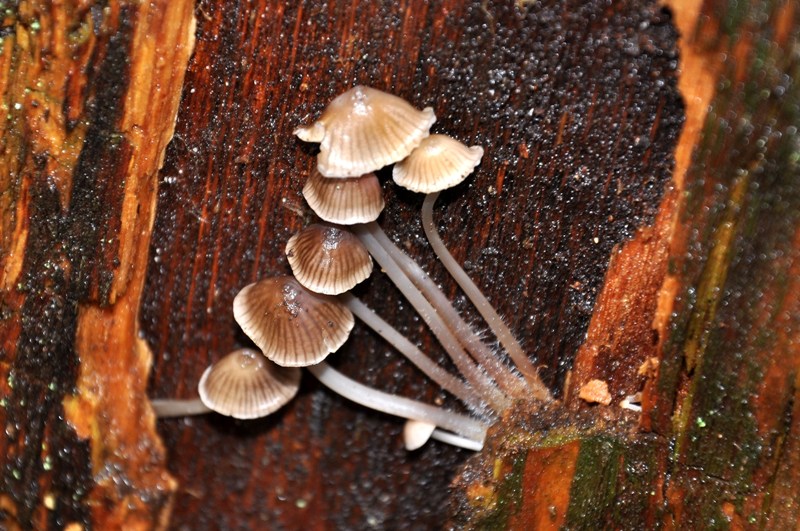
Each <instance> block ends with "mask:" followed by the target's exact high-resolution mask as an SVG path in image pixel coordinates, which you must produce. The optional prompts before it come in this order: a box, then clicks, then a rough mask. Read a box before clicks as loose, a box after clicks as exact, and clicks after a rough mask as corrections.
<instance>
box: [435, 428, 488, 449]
mask: <svg viewBox="0 0 800 531" xmlns="http://www.w3.org/2000/svg"><path fill="white" fill-rule="evenodd" d="M431 439H436V440H437V441H440V442H443V443H445V444H449V445H450V446H458V447H459V448H464V449H466V450H472V451H473V452H480V451H481V450H483V442H482V441H473V440H472V439H468V438H466V437H462V436H460V435H456V434H455V433H450V432H449V431H442V430H440V429H435V430H433V433H431Z"/></svg>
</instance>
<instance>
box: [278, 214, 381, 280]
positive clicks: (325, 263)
mask: <svg viewBox="0 0 800 531" xmlns="http://www.w3.org/2000/svg"><path fill="white" fill-rule="evenodd" d="M286 257H287V258H288V260H289V265H290V266H291V268H292V273H293V274H294V277H295V278H296V279H297V281H298V282H300V284H302V285H303V286H305V287H307V288H308V289H310V290H311V291H315V292H317V293H323V294H325V295H338V294H340V293H344V292H345V291H350V290H351V289H353V288H354V287H355V285H356V284H358V283H359V282H362V281H364V280H366V279H367V277H369V275H370V273H372V258H370V256H369V253H368V252H367V250H366V248H364V245H363V244H362V243H361V242H360V241H359V240H358V238H356V237H355V236H353V235H352V234H351V233H350V232H348V231H346V230H342V229H340V228H338V227H333V226H326V225H319V224H314V225H309V226H308V227H306V228H305V229H303V230H302V231H300V232H298V233H297V234H295V235H294V236H292V237H291V238H289V241H288V242H287V243H286Z"/></svg>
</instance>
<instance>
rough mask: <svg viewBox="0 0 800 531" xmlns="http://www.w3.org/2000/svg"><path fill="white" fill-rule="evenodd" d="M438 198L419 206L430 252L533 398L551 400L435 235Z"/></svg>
mask: <svg viewBox="0 0 800 531" xmlns="http://www.w3.org/2000/svg"><path fill="white" fill-rule="evenodd" d="M438 197H439V193H438V192H437V193H433V194H428V195H427V196H425V201H423V203H422V227H423V229H424V230H425V235H426V236H427V237H428V241H429V242H430V244H431V247H433V251H434V252H435V253H436V256H438V257H439V260H441V262H442V263H443V264H444V266H445V267H446V268H447V270H448V271H449V272H450V275H452V277H453V278H454V279H455V280H456V282H458V285H459V286H461V289H462V290H463V291H464V293H466V295H467V297H469V300H471V301H472V304H474V305H475V308H477V310H478V312H480V314H481V315H482V316H483V318H484V320H485V321H486V323H487V324H488V325H489V327H490V328H491V329H492V332H493V333H494V335H495V336H496V337H497V339H498V340H499V341H500V344H501V345H502V346H503V349H505V351H506V352H508V355H509V356H510V357H511V359H512V361H513V362H514V364H515V365H516V366H517V368H518V369H519V371H520V372H521V373H522V375H523V376H524V377H525V380H526V381H527V382H528V385H529V386H530V387H531V389H532V391H533V393H534V396H535V397H536V398H538V399H540V400H544V401H549V400H552V396H551V394H550V391H549V390H548V389H547V386H546V385H545V384H544V382H542V380H541V378H540V377H539V373H538V372H537V371H536V367H534V365H533V363H532V362H531V360H530V359H529V358H528V356H527V355H526V354H525V352H524V351H523V350H522V346H521V345H520V344H519V341H517V339H516V338H515V337H514V334H512V333H511V330H510V329H509V328H508V326H507V325H506V323H505V322H504V321H503V319H502V318H501V317H500V316H499V315H498V314H497V311H496V310H495V309H494V307H493V306H492V305H491V304H490V303H489V301H488V300H487V299H486V297H485V296H484V295H483V293H481V290H480V289H479V288H478V286H476V285H475V283H474V282H473V281H472V279H471V278H469V276H468V275H467V274H466V272H464V269H462V267H461V266H460V265H459V264H458V262H456V260H455V259H454V258H453V255H451V254H450V251H448V250H447V247H445V245H444V243H443V242H442V239H441V238H440V237H439V234H438V232H437V231H436V225H435V224H434V222H433V205H434V203H435V202H436V199H437V198H438Z"/></svg>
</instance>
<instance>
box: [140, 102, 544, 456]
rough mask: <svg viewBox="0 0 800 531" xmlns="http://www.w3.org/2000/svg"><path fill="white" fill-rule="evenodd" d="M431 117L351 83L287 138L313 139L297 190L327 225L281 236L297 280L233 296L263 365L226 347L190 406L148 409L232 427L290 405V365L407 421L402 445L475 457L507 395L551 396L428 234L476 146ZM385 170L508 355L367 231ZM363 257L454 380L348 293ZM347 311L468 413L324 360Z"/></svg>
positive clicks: (348, 319) (373, 226) (374, 231)
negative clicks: (415, 207) (392, 390)
mask: <svg viewBox="0 0 800 531" xmlns="http://www.w3.org/2000/svg"><path fill="white" fill-rule="evenodd" d="M435 121H436V117H435V115H434V113H433V110H432V109H431V108H425V109H423V110H422V111H419V110H417V109H415V108H414V107H413V106H412V105H410V104H409V103H408V102H406V101H405V100H403V99H401V98H398V97H396V96H393V95H391V94H387V93H385V92H382V91H379V90H376V89H373V88H369V87H364V86H357V87H354V88H352V89H350V90H348V91H347V92H345V93H344V94H342V95H340V96H338V97H337V98H335V99H334V100H333V101H332V102H331V103H330V104H329V105H328V107H327V108H326V109H325V111H324V112H323V113H322V115H321V116H320V118H319V119H318V120H317V121H316V122H314V123H313V124H311V125H308V126H302V127H298V128H297V129H296V130H295V131H294V133H295V134H296V135H297V136H298V137H299V138H300V139H301V140H304V141H307V142H319V144H320V151H319V155H318V158H317V167H316V169H315V170H314V171H312V174H311V175H310V177H309V178H308V180H307V182H306V183H305V186H304V187H303V191H302V193H303V196H304V197H305V199H306V201H307V202H308V204H309V206H310V207H311V209H312V210H313V211H314V212H315V213H316V215H317V216H318V217H319V218H320V219H321V220H322V221H323V223H317V224H313V225H310V226H308V227H306V228H305V229H303V230H302V231H301V232H299V233H298V234H295V235H294V236H292V237H291V238H290V239H289V241H288V243H287V245H286V255H287V258H288V261H289V265H290V267H291V269H292V273H293V276H280V277H272V278H266V279H262V280H259V281H257V282H255V283H253V284H250V285H248V286H246V287H244V288H243V289H242V290H241V291H240V292H239V293H238V294H237V296H236V297H235V299H234V302H233V314H234V318H235V319H236V321H237V323H238V324H239V326H240V327H241V328H242V330H243V331H244V332H245V333H246V334H247V335H248V336H249V337H250V339H252V341H253V342H254V343H255V345H256V346H257V347H258V348H259V349H260V350H261V352H262V353H263V356H256V355H254V354H253V351H252V350H249V349H243V350H239V351H235V352H234V353H232V354H230V355H229V356H228V357H226V358H225V359H223V360H221V361H220V362H218V363H216V364H215V365H213V366H212V367H210V368H209V369H208V370H207V371H206V373H205V374H204V375H203V378H202V379H201V381H200V386H199V394H200V398H199V399H198V400H193V401H172V400H160V401H154V407H155V409H156V412H157V414H159V415H160V416H174V415H182V414H190V413H193V412H201V411H205V410H208V409H211V410H214V411H217V412H219V413H222V414H225V415H230V416H233V417H237V418H252V417H256V416H262V415H266V414H269V413H271V412H272V411H274V410H276V409H278V408H279V407H281V406H282V405H283V404H285V403H286V402H288V401H289V400H291V398H292V397H293V396H294V394H295V393H296V392H297V387H298V385H299V369H298V368H299V367H306V368H307V369H308V370H309V371H310V372H311V373H312V374H313V375H314V376H316V377H317V378H318V379H319V380H320V382H321V383H322V384H323V385H325V386H327V387H328V388H330V389H332V390H333V391H335V392H337V393H338V394H340V395H342V396H344V397H346V398H348V399H350V400H352V401H355V402H357V403H359V404H361V405H363V406H366V407H369V408H372V409H375V410H378V411H382V412H384V413H388V414H391V415H395V416H399V417H402V418H405V419H407V423H406V427H405V429H404V430H403V437H404V441H405V444H406V447H407V448H408V449H415V448H419V447H420V446H422V445H423V444H424V443H425V442H426V441H427V440H428V439H429V438H435V439H438V440H442V441H444V442H447V443H450V444H454V445H458V446H462V447H465V448H470V449H474V450H477V449H480V448H481V447H482V444H483V440H484V437H485V434H486V430H487V428H488V426H489V424H490V423H491V422H492V421H493V420H495V419H496V418H497V416H498V415H499V414H500V413H501V412H502V411H503V410H505V409H506V408H507V407H508V406H509V405H510V404H511V403H512V402H513V401H514V400H517V399H523V398H525V399H531V398H533V399H537V400H541V401H547V400H550V399H551V396H550V393H549V391H548V389H547V387H546V386H545V385H544V384H543V382H542V381H541V379H540V378H539V376H538V373H537V371H536V368H535V367H534V366H533V364H532V363H531V361H530V360H529V358H528V357H527V355H526V354H525V352H524V351H523V350H522V348H521V346H520V344H519V342H518V341H517V340H516V339H515V338H514V336H513V334H512V333H511V331H510V330H509V329H508V327H507V326H506V325H505V323H504V322H503V320H502V318H501V317H500V316H499V315H498V314H497V312H496V311H495V310H494V308H493V307H492V306H491V304H490V303H489V302H488V300H487V299H486V297H484V296H483V294H482V293H481V292H480V290H479V289H478V288H477V286H476V285H475V284H474V283H473V282H472V281H471V280H470V278H469V277H468V276H467V275H466V273H465V272H464V270H463V269H462V268H461V267H460V266H459V265H458V263H457V262H456V261H455V260H454V259H453V257H452V255H451V254H450V253H449V252H448V251H447V249H446V248H445V246H444V244H443V243H442V241H441V239H440V237H439V235H438V233H437V232H436V229H435V225H434V222H433V206H434V203H435V201H436V198H437V196H438V194H439V192H441V191H442V190H444V189H446V188H450V187H452V186H455V185H457V184H459V183H461V182H462V181H463V180H464V179H465V178H466V177H467V175H469V174H470V173H472V171H473V170H474V169H475V167H476V166H477V165H478V164H479V163H480V160H481V157H482V156H483V148H481V147H479V146H473V147H467V146H465V145H464V144H462V143H461V142H459V141H457V140H455V139H453V138H450V137H449V136H446V135H442V134H430V128H431V126H432V125H433V124H434V122H435ZM390 164H394V167H393V168H392V177H393V180H394V182H395V183H396V184H398V185H399V186H402V187H404V188H407V189H409V190H412V191H415V192H421V193H425V194H427V196H426V198H425V201H424V202H423V207H422V222H423V227H424V230H425V233H426V235H427V237H428V240H429V241H430V244H431V247H432V248H433V249H434V252H435V253H436V255H437V256H438V258H439V260H441V262H442V263H443V264H444V266H445V267H446V268H447V270H448V271H449V272H450V274H451V275H452V276H453V278H454V279H455V280H456V281H457V282H458V284H459V286H460V287H461V288H462V290H463V291H464V293H465V294H466V295H467V296H468V297H469V298H470V300H471V301H472V302H473V304H474V305H475V307H476V308H477V309H478V311H479V313H480V314H481V315H482V316H483V318H484V319H485V320H486V322H487V324H488V326H489V328H490V329H491V330H492V332H493V333H494V334H495V336H496V337H497V339H498V341H499V343H500V346H501V347H502V350H504V351H505V352H506V353H507V355H508V356H505V355H503V354H502V353H500V352H498V351H497V350H496V349H494V348H492V347H491V346H490V345H489V344H487V343H486V342H485V341H484V340H483V339H482V338H481V337H480V335H479V334H478V333H476V332H475V331H474V330H473V329H472V327H470V325H469V324H467V323H466V321H465V320H464V319H463V318H462V317H461V315H460V314H459V313H458V311H456V310H455V308H454V307H453V305H452V304H451V302H450V301H449V300H448V298H447V297H446V296H445V295H444V293H443V292H442V291H441V290H440V289H439V288H438V286H437V285H436V284H435V283H434V282H433V281H432V280H431V279H430V278H429V277H428V275H427V274H426V273H425V272H424V271H423V270H422V268H421V267H420V266H419V265H417V264H416V262H414V261H413V260H412V259H411V258H410V257H409V256H408V255H406V254H405V253H404V252H403V251H402V250H400V249H399V248H398V247H397V246H396V245H395V244H394V243H393V242H392V241H391V239H390V238H389V237H388V236H387V235H386V234H385V233H384V231H383V230H382V229H381V228H380V226H379V225H378V224H377V222H376V220H377V219H378V217H379V215H380V213H381V211H382V210H383V207H384V199H383V195H382V189H381V185H380V182H379V181H378V178H377V177H376V175H375V173H374V172H375V171H376V170H379V169H380V168H383V167H384V166H387V165H390ZM373 259H374V260H376V261H377V262H378V264H379V265H380V267H381V269H382V270H383V272H385V274H386V275H387V276H388V277H389V278H390V279H391V281H392V282H393V283H394V284H395V285H396V286H397V287H398V288H399V289H400V291H401V292H402V293H403V295H404V296H405V297H406V299H407V300H408V301H409V303H410V304H411V305H412V306H413V307H414V308H415V310H416V311H417V312H418V313H419V315H420V316H421V317H422V319H423V320H424V321H425V323H426V325H427V326H428V327H429V328H430V329H431V331H432V332H433V333H434V335H435V336H436V338H437V339H438V341H439V342H440V343H441V344H442V346H443V347H444V349H445V351H446V352H447V354H448V355H449V357H450V359H451V360H452V362H453V364H454V366H455V367H456V368H457V370H458V372H459V373H460V374H459V375H455V374H452V373H451V372H449V371H448V370H446V369H445V368H443V367H441V366H440V365H438V364H437V363H436V362H434V361H433V360H432V359H431V358H429V357H428V356H427V355H425V354H424V353H423V352H421V351H420V349H419V348H417V347H416V346H415V345H414V344H413V343H412V342H411V341H409V340H408V339H406V338H405V337H404V336H403V335H402V334H401V333H400V332H398V331H397V330H396V329H394V328H393V327H392V326H391V325H389V324H388V323H387V322H386V321H384V320H383V319H381V317H379V316H378V315H377V314H376V313H375V312H374V311H373V310H372V309H370V308H369V307H367V306H366V305H365V304H364V303H363V302H361V301H360V300H359V299H358V298H356V297H355V296H354V295H352V294H350V293H349V291H350V290H351V289H352V288H353V287H354V286H356V285H357V284H358V283H359V282H362V281H363V280H365V279H367V278H368V277H369V276H370V274H371V272H372V260H373ZM354 316H355V317H358V319H359V320H360V321H362V322H363V323H365V324H366V325H367V326H369V327H370V328H372V329H373V330H374V331H375V332H377V333H378V334H379V335H380V336H381V337H383V338H384V339H385V340H386V341H387V342H389V343H390V344H391V345H392V346H393V347H394V348H395V349H397V350H398V351H399V352H400V353H402V354H403V355H404V356H406V358H407V359H408V360H409V361H411V362H412V363H413V364H414V365H415V366H416V367H418V368H419V369H420V370H421V371H423V372H424V373H425V374H426V375H427V376H428V377H430V378H431V379H432V380H433V381H435V382H436V383H437V384H438V385H439V386H441V387H442V388H443V389H445V390H446V391H448V392H449V393H451V394H452V395H454V396H455V397H457V398H458V399H459V400H460V401H461V402H463V403H464V404H465V405H466V406H467V408H468V412H469V414H461V413H457V412H454V411H450V410H446V409H442V408H439V407H435V406H432V405H429V404H425V403H422V402H419V401H416V400H411V399H408V398H404V397H398V396H394V395H391V394H388V393H384V392H381V391H378V390H376V389H372V388H369V387H367V386H365V385H362V384H360V383H358V382H355V381H353V380H352V379H350V378H348V377H346V376H344V375H343V374H341V373H339V372H338V371H336V370H334V369H333V368H332V367H331V366H330V365H328V364H327V363H325V361H324V360H325V358H326V357H327V356H328V355H329V354H331V353H333V352H335V351H336V350H338V349H339V348H340V347H341V346H342V345H343V344H344V342H345V341H346V340H347V337H348V335H349V333H350V331H351V330H352V328H353V326H354ZM255 358H258V360H257V361H256V359H255ZM509 360H510V362H511V363H509Z"/></svg>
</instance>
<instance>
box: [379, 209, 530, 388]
mask: <svg viewBox="0 0 800 531" xmlns="http://www.w3.org/2000/svg"><path fill="white" fill-rule="evenodd" d="M367 229H368V230H369V231H370V234H372V236H374V237H375V239H376V240H377V241H378V243H379V244H380V245H381V246H382V247H383V248H384V249H385V250H386V252H387V253H389V255H390V256H391V257H392V258H393V259H394V261H395V262H397V265H399V266H400V268H401V269H402V270H403V271H404V273H405V274H406V276H407V277H408V278H409V279H410V280H411V282H412V283H413V284H414V285H415V286H416V287H417V289H419V290H420V291H421V292H422V294H423V295H424V296H425V298H427V299H428V301H430V303H431V304H432V305H433V307H434V308H436V311H437V312H439V314H440V315H441V316H442V319H443V320H444V321H445V323H446V324H447V326H448V327H450V329H451V330H452V331H453V333H454V334H455V336H456V338H457V339H458V340H459V341H460V342H461V344H462V345H464V346H465V347H466V348H467V350H468V351H469V352H470V354H471V355H472V357H473V358H474V359H475V361H476V362H478V364H479V365H480V366H481V367H484V368H485V369H486V370H487V372H488V373H489V374H490V375H491V377H492V378H493V379H494V380H495V381H496V382H497V383H498V385H499V386H500V388H501V389H503V391H505V392H506V393H508V394H510V395H511V396H514V397H517V398H522V397H525V396H527V395H528V394H529V391H528V388H527V385H526V383H525V380H523V379H521V378H520V377H519V376H518V375H517V374H515V373H514V372H513V371H512V370H511V369H510V368H509V367H508V366H506V365H505V364H504V363H503V361H502V360H501V359H499V358H498V357H497V356H496V355H495V353H494V352H492V350H491V349H490V348H489V347H488V346H487V345H486V343H484V342H483V341H482V340H481V338H480V337H479V336H478V334H476V333H475V331H474V330H473V329H472V327H471V326H470V325H469V324H467V322H466V321H464V319H463V318H462V317H461V315H460V314H459V313H458V311H456V309H455V308H453V305H452V303H451V302H450V300H449V299H448V298H447V296H445V294H444V293H443V292H442V290H441V289H439V286H437V285H436V283H435V282H433V280H431V278H430V276H428V274H427V273H425V271H424V270H423V269H422V268H421V267H420V266H419V264H417V263H416V262H415V261H414V260H413V259H411V258H410V257H409V256H408V255H407V254H406V253H404V252H403V251H402V250H400V249H399V248H398V247H397V245H395V244H394V242H392V240H391V239H389V237H388V236H387V235H386V233H385V232H384V231H383V229H381V227H380V225H378V224H377V223H374V222H373V223H369V224H367Z"/></svg>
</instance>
